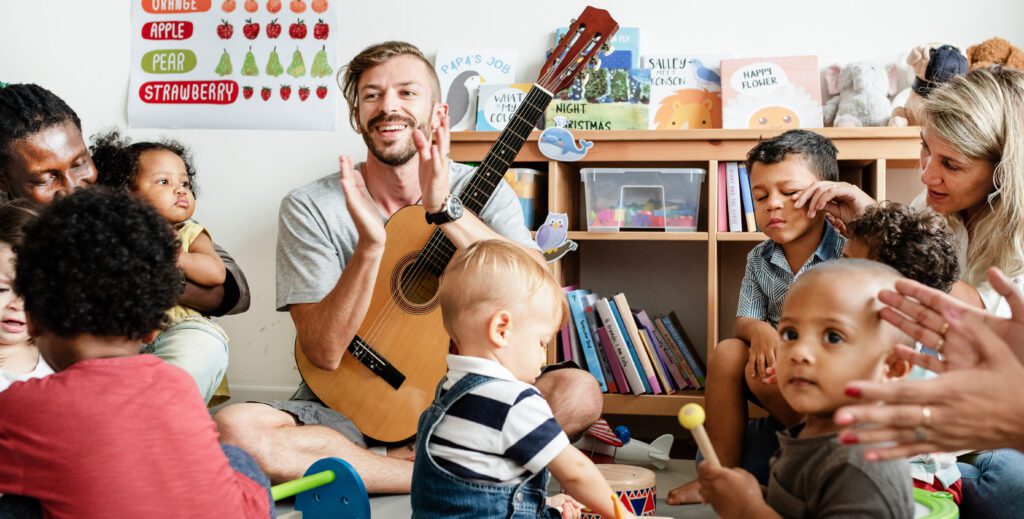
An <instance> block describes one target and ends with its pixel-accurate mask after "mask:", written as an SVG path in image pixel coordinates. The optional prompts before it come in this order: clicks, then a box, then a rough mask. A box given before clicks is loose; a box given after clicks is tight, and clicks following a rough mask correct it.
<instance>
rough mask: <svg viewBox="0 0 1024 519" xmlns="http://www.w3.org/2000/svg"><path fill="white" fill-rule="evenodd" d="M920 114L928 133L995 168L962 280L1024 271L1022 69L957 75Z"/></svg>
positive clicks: (956, 220)
mask: <svg viewBox="0 0 1024 519" xmlns="http://www.w3.org/2000/svg"><path fill="white" fill-rule="evenodd" d="M921 119H922V123H921V125H922V126H923V127H924V128H926V129H927V131H928V133H929V135H934V136H935V137H937V138H938V139H940V140H942V141H943V142H944V143H946V144H948V145H949V146H950V147H952V148H953V149H955V150H956V151H958V152H959V153H962V154H963V155H965V156H967V157H969V158H971V159H976V160H985V161H988V162H989V163H991V164H992V165H993V166H994V168H995V169H994V170H993V173H992V183H993V184H994V185H995V191H994V192H993V193H991V194H990V195H989V197H988V200H987V203H988V206H989V210H987V211H983V212H982V213H981V214H979V215H978V216H976V218H977V221H976V222H973V223H972V232H971V237H970V240H969V242H968V247H967V251H966V258H967V261H966V265H965V266H964V269H963V276H964V280H965V281H967V283H969V284H971V285H973V286H978V285H980V284H982V283H984V282H986V279H987V277H986V271H987V270H988V269H989V267H999V268H1000V269H1001V270H1002V271H1003V272H1005V273H1006V274H1007V275H1008V276H1017V275H1020V274H1021V273H1024V71H1020V70H1014V69H1006V68H1002V67H999V66H995V67H990V68H982V69H976V70H972V71H970V72H968V73H967V74H966V75H963V76H958V77H955V78H953V79H952V80H951V81H950V82H949V83H947V84H945V85H943V86H942V87H939V88H937V89H935V90H933V91H932V92H931V94H929V96H928V97H927V98H926V99H925V102H924V105H923V108H922V111H921ZM947 218H949V220H950V224H951V225H952V226H954V227H960V226H962V225H963V223H964V222H962V221H961V219H960V217H959V215H947Z"/></svg>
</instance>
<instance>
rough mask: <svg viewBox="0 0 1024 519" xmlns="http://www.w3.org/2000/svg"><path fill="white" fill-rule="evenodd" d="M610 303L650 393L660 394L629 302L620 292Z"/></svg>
mask: <svg viewBox="0 0 1024 519" xmlns="http://www.w3.org/2000/svg"><path fill="white" fill-rule="evenodd" d="M612 301H614V303H613V304H614V305H615V306H616V307H617V308H618V311H619V316H621V319H622V325H623V330H625V331H626V337H629V343H631V344H632V345H633V349H634V350H635V351H636V356H637V357H638V358H639V359H640V366H642V367H643V368H644V375H645V376H646V377H647V384H648V386H649V387H650V388H651V392H652V393H654V394H655V395H659V394H661V393H662V391H661V384H659V383H658V375H657V374H656V373H655V372H654V366H652V365H651V358H650V356H648V355H647V351H646V349H645V348H644V343H643V341H641V340H640V334H639V333H638V332H637V329H636V321H634V320H633V312H632V311H631V310H630V308H629V302H628V301H626V295H625V294H623V293H621V292H620V293H618V294H615V297H613V298H612Z"/></svg>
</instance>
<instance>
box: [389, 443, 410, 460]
mask: <svg viewBox="0 0 1024 519" xmlns="http://www.w3.org/2000/svg"><path fill="white" fill-rule="evenodd" d="M415 448H416V444H415V443H409V444H406V445H402V446H400V447H392V448H390V449H388V457H389V458H398V459H400V460H405V461H412V460H414V459H416V449H415Z"/></svg>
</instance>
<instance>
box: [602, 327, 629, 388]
mask: <svg viewBox="0 0 1024 519" xmlns="http://www.w3.org/2000/svg"><path fill="white" fill-rule="evenodd" d="M597 334H598V335H599V336H600V337H601V347H603V348H604V355H605V356H606V357H608V364H609V365H610V366H611V368H612V378H614V379H615V385H616V387H617V389H618V390H619V393H622V394H624V395H628V394H630V391H629V384H628V383H626V374H625V373H623V372H622V366H620V365H619V357H618V356H617V355H616V354H615V348H613V347H612V339H611V337H608V332H607V331H605V329H604V326H602V327H600V328H598V329H597Z"/></svg>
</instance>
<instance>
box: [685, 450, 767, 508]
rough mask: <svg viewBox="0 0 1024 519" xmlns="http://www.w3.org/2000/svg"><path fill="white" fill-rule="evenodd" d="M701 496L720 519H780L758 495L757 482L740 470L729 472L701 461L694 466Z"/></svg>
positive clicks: (762, 497) (750, 475) (727, 469)
mask: <svg viewBox="0 0 1024 519" xmlns="http://www.w3.org/2000/svg"><path fill="white" fill-rule="evenodd" d="M697 475H698V477H699V478H700V496H701V497H702V498H704V501H705V502H707V503H708V504H709V505H711V507H712V508H714V509H715V513H717V514H718V515H719V516H720V517H722V518H723V519H731V518H734V517H742V518H744V519H746V518H750V519H769V518H771V519H775V518H781V517H782V516H780V515H779V514H778V512H776V511H775V510H772V508H771V507H770V506H768V503H767V502H765V500H764V495H762V494H761V486H760V485H758V483H757V479H756V478H755V477H754V476H753V475H752V474H751V473H749V472H747V471H745V470H743V469H730V468H725V467H721V466H717V465H712V464H710V463H707V462H704V463H701V464H700V465H699V466H698V467H697Z"/></svg>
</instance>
